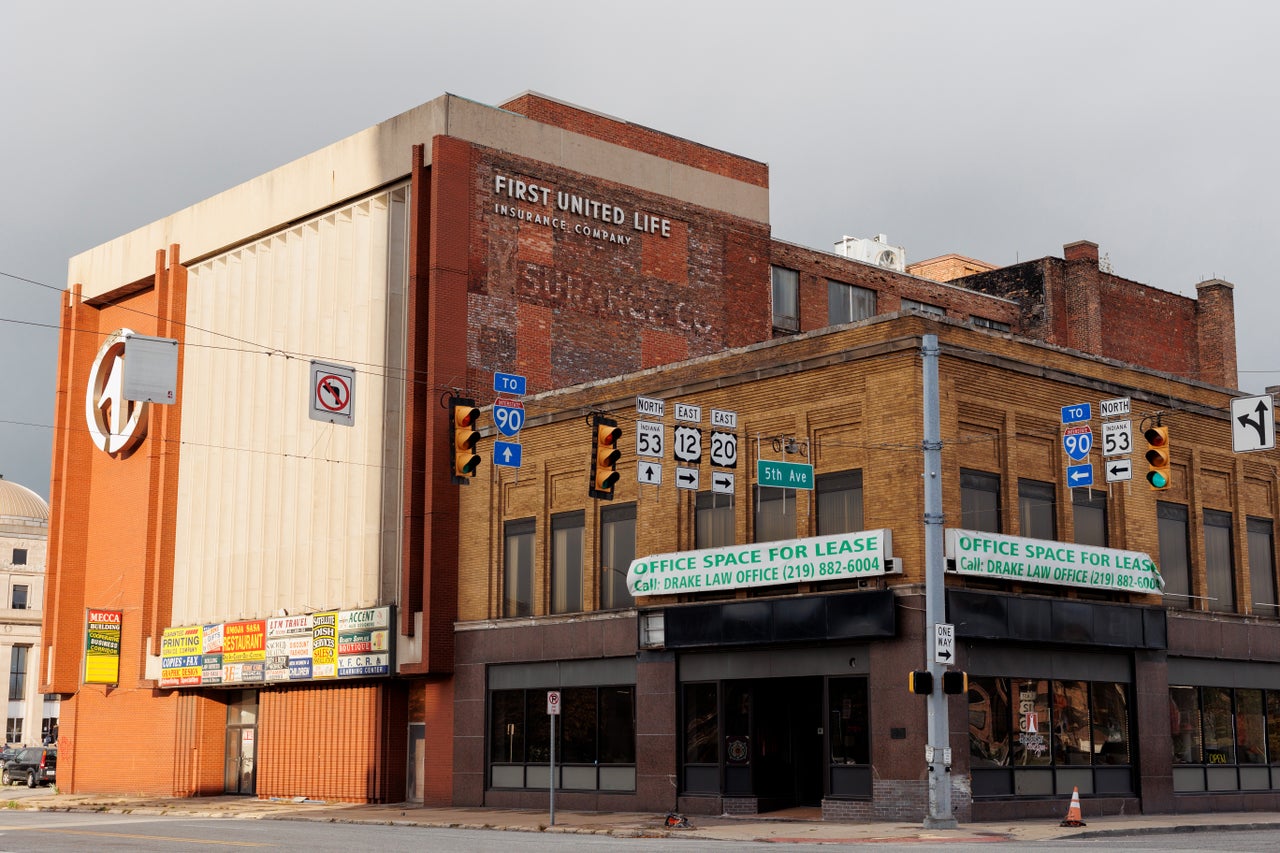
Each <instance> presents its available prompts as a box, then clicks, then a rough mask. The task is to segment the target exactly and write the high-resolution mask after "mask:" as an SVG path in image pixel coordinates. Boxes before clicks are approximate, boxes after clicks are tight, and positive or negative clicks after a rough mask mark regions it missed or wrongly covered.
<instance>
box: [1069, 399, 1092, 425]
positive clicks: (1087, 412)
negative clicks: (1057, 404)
mask: <svg viewBox="0 0 1280 853" xmlns="http://www.w3.org/2000/svg"><path fill="white" fill-rule="evenodd" d="M1090 420H1093V406H1092V405H1090V404H1089V403H1076V404H1075V405H1074V406H1063V407H1062V422H1063V423H1064V424H1074V423H1079V422H1080V421H1090Z"/></svg>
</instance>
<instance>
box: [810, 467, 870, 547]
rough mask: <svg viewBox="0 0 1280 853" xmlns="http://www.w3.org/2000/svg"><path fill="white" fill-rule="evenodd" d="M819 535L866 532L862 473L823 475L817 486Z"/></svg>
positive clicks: (848, 472) (850, 472) (847, 472)
mask: <svg viewBox="0 0 1280 853" xmlns="http://www.w3.org/2000/svg"><path fill="white" fill-rule="evenodd" d="M815 493H816V500H817V502H818V535H819V536H830V535H831V534H833V533H857V532H858V531H859V530H862V472H861V471H843V472H841V473H839V474H823V475H822V476H820V477H818V480H817V483H815Z"/></svg>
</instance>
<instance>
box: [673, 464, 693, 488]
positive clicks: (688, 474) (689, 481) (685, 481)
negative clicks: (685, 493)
mask: <svg viewBox="0 0 1280 853" xmlns="http://www.w3.org/2000/svg"><path fill="white" fill-rule="evenodd" d="M676 488H677V489H693V490H694V491H697V489H698V469H697V468H676Z"/></svg>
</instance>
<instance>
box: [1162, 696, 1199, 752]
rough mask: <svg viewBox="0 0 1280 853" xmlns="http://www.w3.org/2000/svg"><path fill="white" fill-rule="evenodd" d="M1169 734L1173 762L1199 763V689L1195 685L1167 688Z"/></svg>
mask: <svg viewBox="0 0 1280 853" xmlns="http://www.w3.org/2000/svg"><path fill="white" fill-rule="evenodd" d="M1169 734H1170V736H1171V738H1172V740H1173V763H1174V764H1200V763H1201V762H1202V759H1201V749H1200V747H1201V743H1200V691H1199V690H1197V689H1196V688H1195V687H1170V688H1169Z"/></svg>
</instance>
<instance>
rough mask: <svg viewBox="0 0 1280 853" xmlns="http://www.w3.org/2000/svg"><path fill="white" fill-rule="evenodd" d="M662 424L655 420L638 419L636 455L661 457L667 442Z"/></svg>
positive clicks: (652, 457)
mask: <svg viewBox="0 0 1280 853" xmlns="http://www.w3.org/2000/svg"><path fill="white" fill-rule="evenodd" d="M665 435H666V433H665V431H664V430H663V427H662V424H659V423H654V422H653V421H636V456H648V457H650V458H651V459H661V458H662V453H663V445H664V444H665V443H666V442H665V440H664V439H665Z"/></svg>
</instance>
